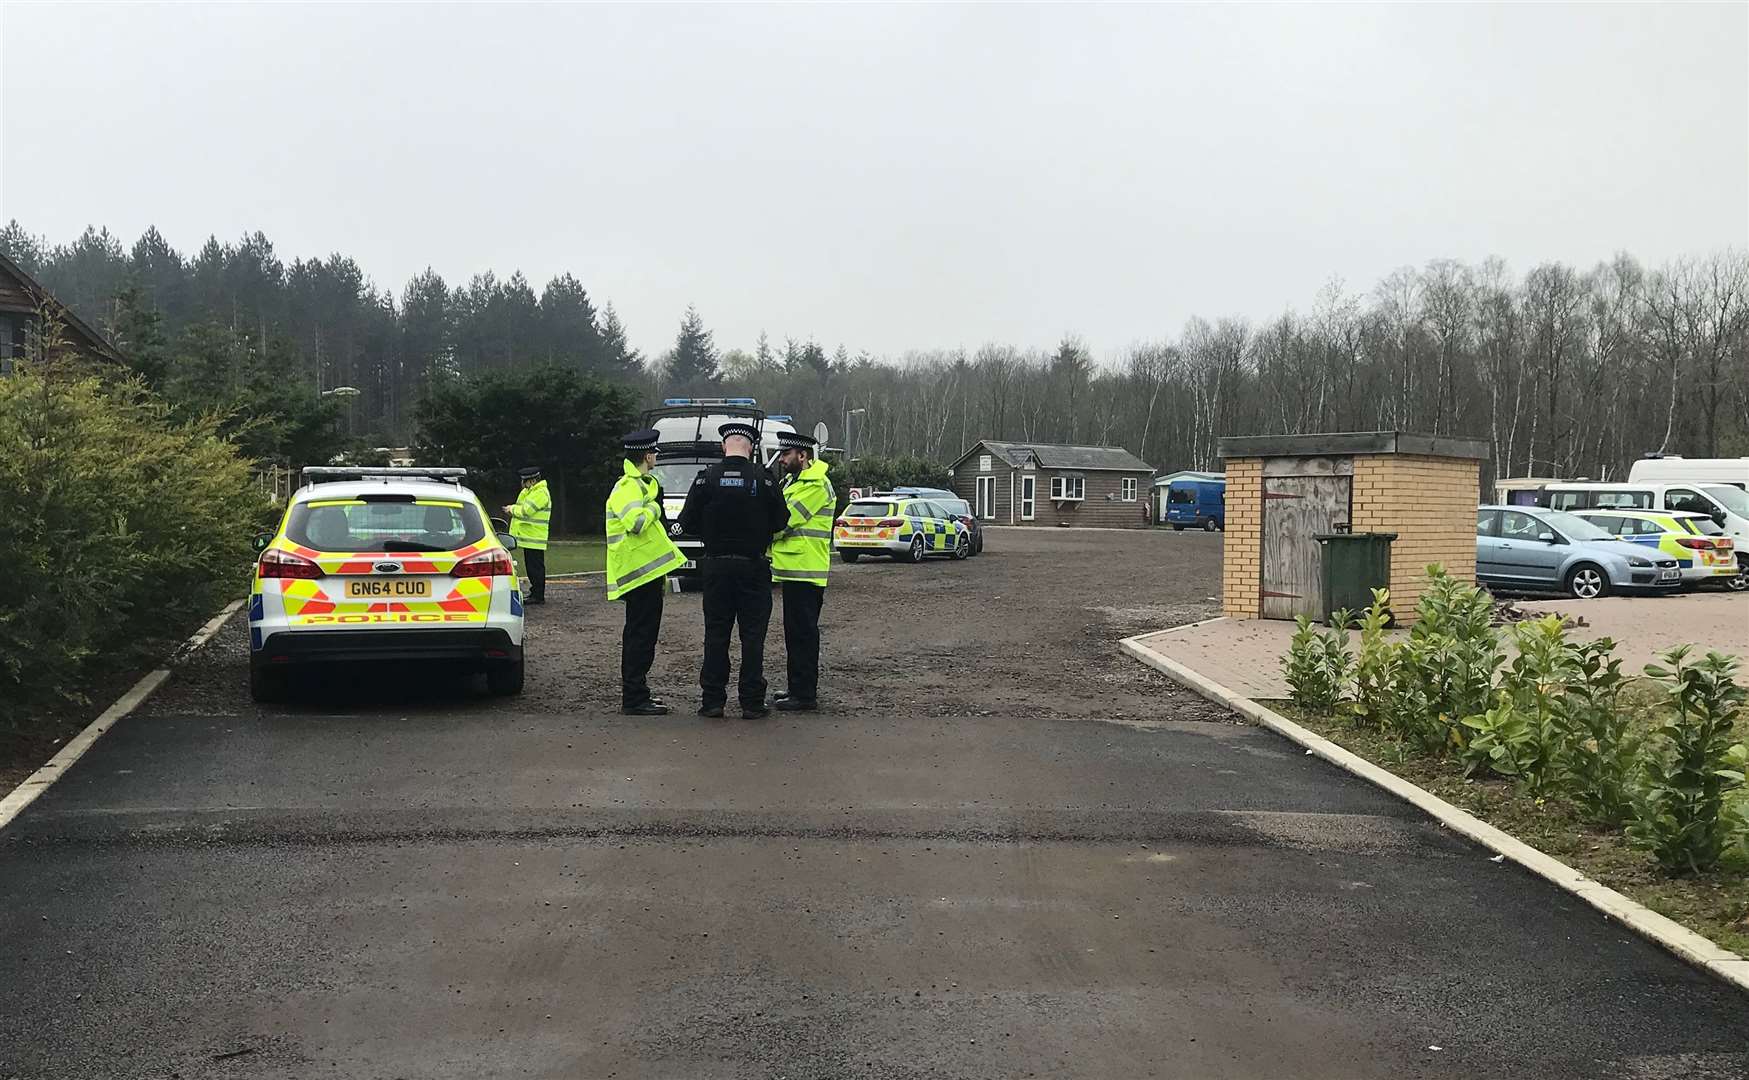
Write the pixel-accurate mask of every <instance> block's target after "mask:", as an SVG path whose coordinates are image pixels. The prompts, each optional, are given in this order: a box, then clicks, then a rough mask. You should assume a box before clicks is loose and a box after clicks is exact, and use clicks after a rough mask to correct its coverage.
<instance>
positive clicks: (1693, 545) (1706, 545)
mask: <svg viewBox="0 0 1749 1080" xmlns="http://www.w3.org/2000/svg"><path fill="white" fill-rule="evenodd" d="M1676 542H1677V543H1678V544H1681V545H1682V546H1683V547H1685V548H1690V549H1692V550H1694V551H1711V550H1712V549H1713V542H1712V541H1711V540H1702V539H1700V538H1698V537H1690V536H1684V537H1680V538H1678V539H1677V541H1676Z"/></svg>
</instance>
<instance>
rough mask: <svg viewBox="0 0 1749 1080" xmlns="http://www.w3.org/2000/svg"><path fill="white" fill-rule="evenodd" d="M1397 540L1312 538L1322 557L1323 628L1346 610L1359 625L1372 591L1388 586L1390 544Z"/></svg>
mask: <svg viewBox="0 0 1749 1080" xmlns="http://www.w3.org/2000/svg"><path fill="white" fill-rule="evenodd" d="M1338 528H1340V526H1338ZM1396 538H1397V534H1396V533H1378V532H1366V533H1357V532H1334V533H1319V534H1318V535H1316V536H1314V537H1313V538H1312V539H1314V540H1316V541H1317V542H1318V547H1319V548H1320V549H1322V555H1323V564H1324V565H1323V584H1324V598H1323V602H1322V608H1321V610H1322V612H1323V620H1324V622H1325V623H1326V624H1328V623H1329V622H1330V616H1331V615H1332V614H1334V613H1335V612H1338V611H1341V610H1343V609H1345V608H1346V609H1347V610H1348V612H1349V614H1350V616H1351V617H1352V618H1353V619H1354V620H1355V621H1356V622H1358V621H1359V620H1360V617H1361V615H1362V614H1363V613H1364V612H1365V611H1366V609H1367V608H1369V607H1371V606H1372V591H1373V590H1374V589H1384V588H1388V587H1389V586H1390V584H1391V541H1393V540H1395V539H1396Z"/></svg>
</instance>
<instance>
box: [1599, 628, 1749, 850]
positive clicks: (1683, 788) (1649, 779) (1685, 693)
mask: <svg viewBox="0 0 1749 1080" xmlns="http://www.w3.org/2000/svg"><path fill="white" fill-rule="evenodd" d="M1691 651H1692V650H1691V649H1690V647H1689V646H1686V645H1683V646H1679V647H1677V648H1675V649H1672V650H1670V651H1669V652H1668V653H1666V654H1665V655H1664V661H1665V663H1666V664H1668V665H1669V666H1668V667H1659V666H1656V665H1648V666H1647V668H1646V674H1647V675H1649V676H1651V677H1652V678H1653V679H1656V680H1657V681H1658V682H1659V683H1660V684H1661V685H1662V686H1663V689H1664V695H1665V701H1664V705H1663V717H1662V718H1663V721H1664V722H1663V723H1662V724H1661V725H1660V726H1659V727H1658V728H1657V729H1656V730H1654V732H1653V737H1654V740H1655V741H1654V742H1653V743H1652V744H1651V747H1650V749H1651V753H1650V754H1648V755H1647V759H1646V764H1645V769H1646V785H1645V790H1644V792H1643V795H1642V798H1641V799H1640V800H1639V803H1638V805H1636V807H1635V811H1634V821H1633V822H1632V824H1630V825H1629V826H1628V836H1629V838H1630V839H1631V840H1632V841H1633V842H1634V843H1635V844H1637V845H1638V846H1640V847H1643V848H1645V849H1647V850H1649V851H1651V852H1652V854H1653V855H1654V856H1656V857H1657V859H1658V862H1659V864H1660V865H1661V866H1663V867H1664V869H1665V870H1667V871H1669V872H1670V873H1672V874H1699V873H1705V872H1706V871H1708V870H1710V869H1712V868H1713V867H1714V866H1716V865H1718V863H1719V860H1720V858H1721V857H1722V856H1723V855H1724V854H1725V851H1726V846H1727V844H1730V843H1733V842H1734V841H1735V839H1736V838H1735V836H1734V835H1733V834H1734V832H1735V822H1734V821H1733V820H1732V818H1728V817H1727V816H1726V812H1725V811H1726V806H1725V800H1726V797H1727V796H1729V795H1730V794H1731V793H1732V792H1733V791H1736V790H1738V789H1740V788H1741V787H1742V786H1743V783H1744V775H1743V756H1742V754H1741V753H1740V752H1739V751H1738V750H1737V746H1738V745H1739V744H1738V743H1736V741H1735V740H1734V739H1733V737H1732V731H1733V728H1734V726H1735V724H1736V717H1737V714H1738V712H1740V711H1741V710H1742V707H1743V700H1744V697H1745V692H1744V690H1743V688H1742V687H1741V686H1738V685H1737V683H1736V682H1735V675H1736V672H1737V661H1736V660H1735V659H1733V658H1732V657H1728V656H1721V655H1720V654H1718V653H1708V654H1707V656H1706V658H1705V659H1703V660H1698V661H1690V660H1689V659H1688V656H1689V653H1690V652H1691ZM1735 813H1736V810H1735V804H1733V807H1732V817H1735Z"/></svg>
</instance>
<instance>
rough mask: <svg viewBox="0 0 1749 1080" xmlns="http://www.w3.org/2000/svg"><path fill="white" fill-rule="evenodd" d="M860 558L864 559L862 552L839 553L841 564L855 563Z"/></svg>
mask: <svg viewBox="0 0 1749 1080" xmlns="http://www.w3.org/2000/svg"><path fill="white" fill-rule="evenodd" d="M860 558H862V552H860V551H840V552H839V553H838V561H839V562H847V563H853V562H855V561H856V560H858V559H860Z"/></svg>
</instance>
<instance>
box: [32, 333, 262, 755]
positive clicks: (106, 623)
mask: <svg viewBox="0 0 1749 1080" xmlns="http://www.w3.org/2000/svg"><path fill="white" fill-rule="evenodd" d="M218 424H219V419H218V418H217V417H212V418H203V419H199V420H195V421H192V422H188V423H173V422H171V421H169V420H168V419H167V418H166V411H165V408H164V406H163V405H162V404H161V403H159V402H158V401H156V400H155V399H153V398H152V397H151V396H150V395H149V394H148V393H147V392H146V391H145V390H144V389H143V388H142V387H140V386H139V385H137V384H128V383H123V384H119V385H118V384H109V383H105V382H103V381H101V380H99V379H98V378H96V377H94V376H79V375H76V374H71V373H70V369H66V368H59V369H57V368H54V367H52V366H51V367H45V368H44V369H43V370H42V371H37V370H35V369H33V368H24V369H21V370H20V371H18V372H17V373H15V374H14V375H13V376H12V377H10V378H6V379H0V552H4V554H5V557H6V563H7V574H8V577H9V579H10V580H9V581H8V584H7V586H6V588H5V589H4V590H3V592H0V596H3V597H4V601H3V603H0V726H5V727H11V728H15V729H17V728H21V727H22V724H23V718H24V717H27V716H29V715H30V714H31V710H32V709H33V708H34V707H36V706H39V705H41V704H43V703H45V702H52V701H55V700H80V699H82V698H83V692H82V688H83V684H84V682H85V679H86V678H87V677H88V676H89V674H90V673H91V672H92V671H93V670H96V669H97V668H99V667H102V666H104V665H105V664H108V663H110V662H111V661H117V660H121V659H123V658H124V656H126V655H127V654H129V653H130V652H131V651H133V650H136V649H138V648H139V647H140V646H142V645H144V644H146V643H147V642H151V641H152V640H153V639H157V638H161V637H162V636H164V635H167V634H174V633H179V632H184V631H185V630H186V627H187V623H188V621H189V620H190V619H193V618H195V617H197V616H199V615H203V614H209V613H211V611H212V609H213V608H214V607H215V606H216V605H217V603H218V602H219V601H220V600H221V599H222V598H224V597H230V596H236V595H239V594H240V592H241V586H242V583H243V581H244V580H245V578H244V574H245V573H246V569H247V567H248V566H249V563H250V558H251V549H250V538H251V536H252V535H253V533H254V532H255V531H256V530H257V529H258V528H259V527H260V524H261V522H262V521H263V520H265V513H264V509H265V502H264V500H263V499H262V498H261V496H260V495H259V493H258V492H257V491H256V489H255V488H254V486H253V485H252V484H251V482H250V478H249V465H248V462H246V461H245V460H244V459H242V458H241V457H239V456H238V453H237V451H236V449H235V448H234V447H233V446H232V445H231V444H229V443H227V442H225V441H224V440H223V439H221V438H219V437H218V435H217V430H218Z"/></svg>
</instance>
